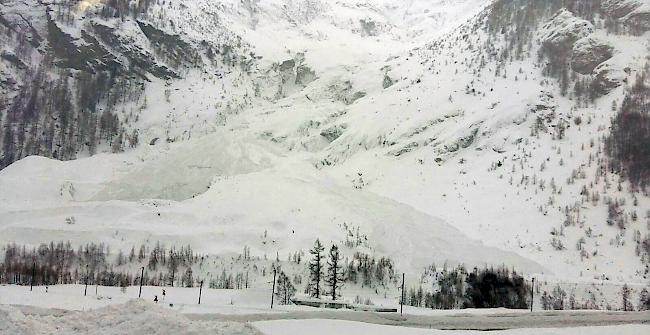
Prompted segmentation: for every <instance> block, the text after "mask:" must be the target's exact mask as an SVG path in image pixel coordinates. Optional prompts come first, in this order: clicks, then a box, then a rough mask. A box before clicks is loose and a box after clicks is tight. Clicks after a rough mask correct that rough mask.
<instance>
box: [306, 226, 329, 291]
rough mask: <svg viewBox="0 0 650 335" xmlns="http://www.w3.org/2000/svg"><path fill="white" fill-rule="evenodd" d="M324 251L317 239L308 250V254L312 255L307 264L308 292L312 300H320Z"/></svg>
mask: <svg viewBox="0 0 650 335" xmlns="http://www.w3.org/2000/svg"><path fill="white" fill-rule="evenodd" d="M324 250H325V248H324V247H323V245H322V244H321V243H320V241H319V240H318V239H316V242H314V247H313V248H312V249H311V250H309V253H310V254H311V255H312V259H311V261H310V262H309V292H310V294H311V296H312V297H314V298H320V295H321V279H322V278H323V251H324Z"/></svg>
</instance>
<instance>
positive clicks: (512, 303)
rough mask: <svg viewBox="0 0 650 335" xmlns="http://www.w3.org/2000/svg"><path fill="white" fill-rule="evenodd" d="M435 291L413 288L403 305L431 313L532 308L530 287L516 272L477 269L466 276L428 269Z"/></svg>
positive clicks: (461, 272) (460, 270) (457, 271)
mask: <svg viewBox="0 0 650 335" xmlns="http://www.w3.org/2000/svg"><path fill="white" fill-rule="evenodd" d="M425 276H428V277H430V278H431V279H432V280H433V282H432V289H431V290H427V289H424V288H423V287H422V286H420V287H419V288H417V289H415V288H411V289H410V290H409V293H408V295H407V296H406V297H405V301H404V303H405V304H407V305H410V306H415V307H426V308H432V309H458V308H499V307H504V308H511V309H525V308H528V307H529V304H530V292H531V286H530V285H529V284H528V283H527V282H526V280H525V279H524V278H523V277H522V276H521V275H519V274H517V273H516V272H515V271H510V270H508V269H506V268H504V267H501V268H497V269H494V268H486V269H477V268H474V270H473V271H472V272H467V270H466V269H465V267H463V266H459V267H457V268H455V269H451V270H448V269H446V268H444V269H443V270H442V271H438V270H437V269H436V268H435V267H431V268H429V269H428V270H427V271H426V272H425Z"/></svg>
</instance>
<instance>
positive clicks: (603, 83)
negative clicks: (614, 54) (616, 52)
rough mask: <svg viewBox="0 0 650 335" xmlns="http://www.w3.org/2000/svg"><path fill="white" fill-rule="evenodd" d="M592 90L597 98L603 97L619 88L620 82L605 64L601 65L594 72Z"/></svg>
mask: <svg viewBox="0 0 650 335" xmlns="http://www.w3.org/2000/svg"><path fill="white" fill-rule="evenodd" d="M594 74H595V76H594V82H593V85H594V88H595V90H596V93H597V94H598V96H603V95H606V94H608V93H609V92H611V91H612V90H613V89H615V88H617V87H619V86H621V81H620V80H619V79H618V78H616V77H615V76H614V75H613V73H612V70H611V69H610V67H609V66H608V65H607V64H601V65H599V66H598V67H597V68H596V69H595V70H594Z"/></svg>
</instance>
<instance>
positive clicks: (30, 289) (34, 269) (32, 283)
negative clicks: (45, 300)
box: [29, 261, 36, 292]
mask: <svg viewBox="0 0 650 335" xmlns="http://www.w3.org/2000/svg"><path fill="white" fill-rule="evenodd" d="M34 276H36V261H34V263H32V280H31V281H30V284H29V291H30V292H31V291H32V290H33V289H34Z"/></svg>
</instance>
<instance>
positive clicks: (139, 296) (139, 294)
mask: <svg viewBox="0 0 650 335" xmlns="http://www.w3.org/2000/svg"><path fill="white" fill-rule="evenodd" d="M143 279H144V266H143V267H142V273H141V274H140V293H138V298H141V297H142V280H143Z"/></svg>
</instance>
